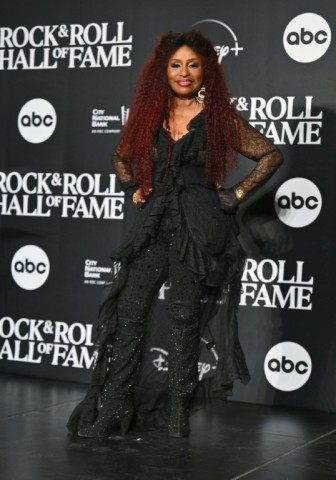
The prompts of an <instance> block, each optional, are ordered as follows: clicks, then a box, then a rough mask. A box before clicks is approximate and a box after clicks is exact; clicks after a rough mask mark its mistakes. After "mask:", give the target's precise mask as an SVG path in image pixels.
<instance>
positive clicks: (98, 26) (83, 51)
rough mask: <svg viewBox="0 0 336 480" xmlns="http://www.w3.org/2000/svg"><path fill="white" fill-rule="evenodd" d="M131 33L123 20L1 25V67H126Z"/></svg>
mask: <svg viewBox="0 0 336 480" xmlns="http://www.w3.org/2000/svg"><path fill="white" fill-rule="evenodd" d="M132 42H133V35H129V34H126V33H125V31H124V22H116V26H115V27H113V26H111V25H110V24H109V23H107V22H104V23H89V24H87V25H81V24H79V23H74V24H70V25H66V24H62V25H35V26H33V27H25V26H23V25H20V26H18V27H14V28H12V27H1V28H0V70H19V69H20V70H21V69H22V70H48V69H55V68H58V67H59V66H61V65H62V66H63V65H64V66H65V67H66V68H102V67H129V66H131V64H132V59H131V51H132Z"/></svg>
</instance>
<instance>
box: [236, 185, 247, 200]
mask: <svg viewBox="0 0 336 480" xmlns="http://www.w3.org/2000/svg"><path fill="white" fill-rule="evenodd" d="M233 191H234V193H235V195H236V197H237V200H238V201H239V202H241V201H242V200H244V198H245V197H246V191H245V190H244V188H243V187H242V186H241V185H239V184H238V185H237V186H235V187H233Z"/></svg>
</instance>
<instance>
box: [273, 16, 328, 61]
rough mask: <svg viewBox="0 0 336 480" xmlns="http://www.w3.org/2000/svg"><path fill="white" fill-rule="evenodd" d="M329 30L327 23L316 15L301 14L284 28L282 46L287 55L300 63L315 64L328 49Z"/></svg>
mask: <svg viewBox="0 0 336 480" xmlns="http://www.w3.org/2000/svg"><path fill="white" fill-rule="evenodd" d="M330 42H331V30H330V27H329V24H328V22H327V21H326V20H325V19H324V18H323V17H321V16H320V15H317V14H316V13H303V14H301V15H298V16H297V17H295V18H293V20H291V21H290V22H289V24H288V25H287V27H286V30H285V32H284V36H283V44H284V47H285V50H286V52H287V53H288V55H289V56H290V57H291V58H292V59H293V60H295V61H296V62H300V63H309V62H315V60H318V59H319V58H321V57H322V56H323V55H324V54H325V53H326V51H327V50H328V48H329V45H330Z"/></svg>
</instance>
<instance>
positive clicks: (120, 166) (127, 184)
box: [112, 147, 138, 199]
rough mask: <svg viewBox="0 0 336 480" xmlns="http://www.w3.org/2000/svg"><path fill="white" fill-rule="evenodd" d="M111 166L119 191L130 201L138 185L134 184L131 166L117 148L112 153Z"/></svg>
mask: <svg viewBox="0 0 336 480" xmlns="http://www.w3.org/2000/svg"><path fill="white" fill-rule="evenodd" d="M112 165H113V167H114V171H115V174H116V176H117V179H118V180H119V183H120V187H121V189H122V190H123V191H124V192H125V194H126V195H127V196H128V197H129V198H130V199H132V196H133V194H134V192H135V191H136V190H137V189H138V185H136V184H135V183H134V179H133V171H132V167H131V165H130V164H129V163H128V162H127V160H126V158H125V157H124V156H123V155H122V153H121V152H120V151H119V149H118V147H116V149H115V150H114V152H113V155H112Z"/></svg>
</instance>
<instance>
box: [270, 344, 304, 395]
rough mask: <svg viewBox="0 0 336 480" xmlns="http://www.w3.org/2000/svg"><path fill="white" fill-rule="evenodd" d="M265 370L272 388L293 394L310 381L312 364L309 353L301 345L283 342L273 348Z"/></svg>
mask: <svg viewBox="0 0 336 480" xmlns="http://www.w3.org/2000/svg"><path fill="white" fill-rule="evenodd" d="M264 370H265V375H266V378H267V380H268V381H269V383H270V384H271V385H272V387H274V388H276V389H277V390H282V391H284V392H292V391H293V390H297V389H298V388H301V387H302V386H303V385H304V384H305V383H306V382H307V381H308V379H309V377H310V374H311V370H312V362H311V358H310V356H309V353H308V352H307V350H305V349H304V348H303V347H301V345H299V344H298V343H294V342H282V343H278V344H277V345H275V346H274V347H272V348H271V350H270V351H269V352H268V354H267V355H266V358H265V363H264Z"/></svg>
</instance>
